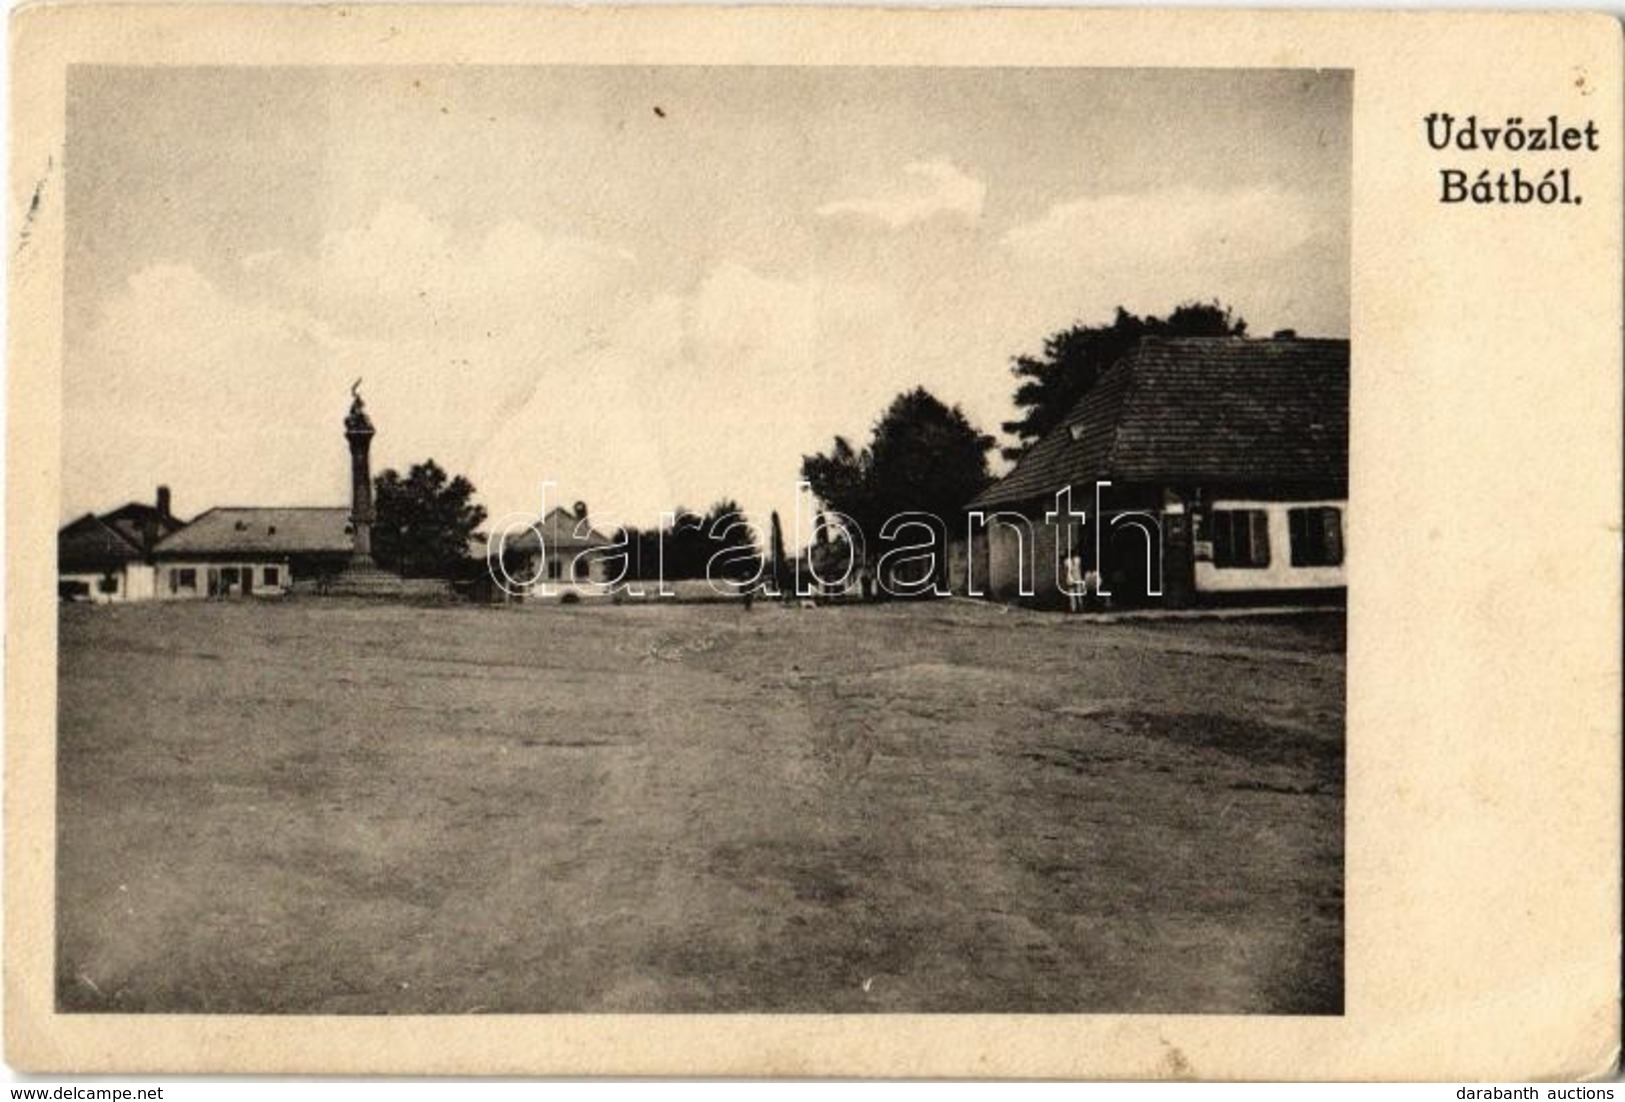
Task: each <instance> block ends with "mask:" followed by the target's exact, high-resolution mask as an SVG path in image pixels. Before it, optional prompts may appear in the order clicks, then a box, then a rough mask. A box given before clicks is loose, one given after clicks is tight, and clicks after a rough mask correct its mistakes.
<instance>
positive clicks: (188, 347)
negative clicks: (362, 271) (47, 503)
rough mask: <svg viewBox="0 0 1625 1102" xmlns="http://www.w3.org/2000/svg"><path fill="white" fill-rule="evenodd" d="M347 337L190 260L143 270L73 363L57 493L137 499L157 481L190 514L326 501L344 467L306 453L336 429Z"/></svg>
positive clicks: (67, 499)
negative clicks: (262, 300) (232, 290)
mask: <svg viewBox="0 0 1625 1102" xmlns="http://www.w3.org/2000/svg"><path fill="white" fill-rule="evenodd" d="M353 347H354V346H352V345H350V344H349V343H348V342H346V341H344V340H343V339H341V338H338V337H336V336H335V335H334V334H333V333H332V332H331V331H330V330H329V329H328V327H327V326H326V325H324V324H323V323H322V322H321V321H319V320H318V319H316V318H313V317H311V316H309V315H306V314H304V313H301V312H299V311H296V310H284V309H279V308H276V307H272V306H267V305H257V304H250V303H245V302H242V301H239V300H237V299H235V298H233V297H232V296H230V295H227V294H224V293H222V292H221V291H220V289H219V288H218V287H216V286H215V284H213V283H212V282H211V281H210V280H208V279H207V278H205V277H204V276H203V275H202V274H200V273H199V272H198V271H197V269H196V268H194V267H193V266H191V265H189V264H182V263H174V262H169V261H160V262H157V263H153V264H150V265H148V266H147V267H145V268H142V269H141V270H139V271H137V272H135V273H134V274H133V275H131V276H130V278H129V279H128V280H126V282H125V283H124V285H123V286H122V287H121V288H120V289H119V291H118V292H117V293H116V294H114V295H113V296H111V297H110V298H109V299H108V300H107V302H106V303H105V304H104V306H103V309H102V312H101V314H100V316H99V317H98V319H97V321H96V323H95V325H94V326H92V327H91V329H90V330H89V332H88V333H86V334H85V335H84V337H83V340H82V341H80V342H75V345H74V347H73V350H72V351H71V352H70V355H69V358H68V361H67V365H66V366H67V370H66V372H65V375H64V391H65V392H64V396H63V399H64V400H63V418H64V432H65V436H66V438H67V439H68V440H70V441H72V446H71V447H69V448H66V449H65V450H64V457H63V461H64V483H65V485H64V495H63V496H64V503H65V504H68V505H70V506H71V505H76V506H78V507H83V506H85V505H88V504H93V503H108V504H110V503H116V501H117V500H119V495H120V494H121V493H122V494H125V495H131V496H133V495H136V494H139V495H140V496H141V497H143V498H145V497H146V496H147V495H149V494H150V493H151V486H152V484H153V483H156V482H158V481H167V482H170V483H171V484H172V485H174V487H175V492H176V495H177V506H178V507H179V508H181V509H183V510H185V511H190V512H196V511H201V510H202V509H204V508H207V507H208V506H211V505H222V504H233V503H243V504H255V503H260V502H263V503H267V504H310V503H317V504H319V503H322V502H324V501H327V500H331V499H333V498H334V496H335V493H336V491H337V490H338V489H339V488H340V487H342V485H343V478H342V471H340V470H336V469H335V470H334V471H332V472H326V471H323V470H322V469H321V468H320V467H316V466H313V465H312V463H311V462H310V456H311V455H312V453H313V452H312V449H315V448H321V447H322V446H324V445H327V444H330V441H331V440H336V439H337V438H336V436H335V435H334V434H335V432H336V428H335V426H336V424H337V421H336V419H335V414H334V410H333V403H334V401H335V400H336V397H337V396H340V395H342V393H343V387H344V382H343V381H341V380H340V379H339V378H338V373H339V372H340V371H342V370H343V369H342V368H339V367H336V366H335V365H336V363H337V362H341V361H342V360H344V359H345V358H346V357H347V354H348V353H349V352H350V351H351V350H352V349H353ZM339 413H340V414H342V410H340V411H339ZM271 472H274V475H270V473H271ZM268 475H269V476H270V477H268Z"/></svg>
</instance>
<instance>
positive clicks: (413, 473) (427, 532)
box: [372, 459, 485, 578]
mask: <svg viewBox="0 0 1625 1102" xmlns="http://www.w3.org/2000/svg"><path fill="white" fill-rule="evenodd" d="M373 497H374V509H375V512H376V518H375V520H374V521H373V526H372V553H373V557H374V558H375V559H377V560H378V563H379V565H380V566H383V567H385V568H386V569H390V570H395V571H398V572H399V573H400V574H401V575H403V576H407V577H419V578H426V577H435V578H445V577H450V576H452V575H453V574H454V573H455V572H456V571H457V568H458V566H459V564H461V563H462V561H463V559H464V558H465V557H467V555H468V541H469V540H470V539H472V538H473V537H474V535H475V533H476V532H477V530H478V529H479V526H480V525H481V524H483V523H485V507H484V506H482V505H476V504H474V503H473V497H474V484H473V483H471V482H469V481H468V479H466V478H464V477H463V476H462V475H457V476H456V477H455V478H453V477H451V476H450V475H448V474H447V473H446V471H444V470H443V469H442V468H441V467H440V465H439V464H438V463H436V462H435V461H434V460H433V459H426V460H424V461H423V462H422V463H416V464H413V466H412V468H411V469H410V470H409V471H407V473H406V477H405V478H402V477H401V475H400V473H399V472H397V471H395V470H394V469H393V468H391V469H389V470H386V471H384V472H383V473H382V474H380V475H379V476H378V477H377V478H376V479H374V480H373Z"/></svg>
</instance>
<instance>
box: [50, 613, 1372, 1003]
mask: <svg viewBox="0 0 1625 1102" xmlns="http://www.w3.org/2000/svg"><path fill="white" fill-rule="evenodd" d="M60 648H61V649H60V653H61V672H60V700H59V715H60V724H59V732H58V740H59V773H58V783H59V791H58V808H59V812H58V831H59V837H58V845H59V853H58V865H57V868H58V898H57V984H58V987H57V998H58V1003H59V1006H60V1007H61V1008H62V1009H64V1010H77V1011H119V1012H134V1011H155V1012H206V1013H216V1012H237V1013H284V1012H294V1013H366V1014H378V1013H474V1012H482V1013H504V1012H545V1011H587V1012H593V1011H632V1012H637V1011H658V1012H754V1011H760V1012H850V1011H881V1012H886V1011H891V1012H911V1011H915V1012H918V1011H924V1012H933V1011H935V1012H1086V1011H1117V1012H1133V1011H1145V1012H1151V1011H1156V1012H1187V1013H1189V1012H1231V1013H1339V1012H1340V1011H1341V1008H1342V991H1343V982H1342V979H1343V962H1342V926H1343V923H1342V916H1343V893H1342V886H1343V848H1342V839H1343V805H1344V797H1343V762H1344V742H1343V732H1344V718H1343V717H1344V659H1343V624H1342V616H1341V614H1340V613H1336V612H1329V613H1314V614H1305V615H1302V616H1296V617H1291V618H1284V619H1278V620H1265V619H1258V620H1238V621H1201V622H1167V623H1154V624H1152V623H1139V624H1134V623H1119V624H1086V623H1078V622H1076V621H1072V620H1069V619H1068V618H1066V617H1063V616H1059V615H1048V614H1039V613H1032V612H1023V611H1018V610H1010V611H1003V610H1001V609H1000V608H999V607H998V606H990V605H977V604H972V603H969V602H959V601H954V602H945V601H944V602H933V603H926V604H893V605H885V606H872V607H843V608H818V609H799V608H796V609H786V608H780V607H775V606H770V605H764V604H761V603H758V604H757V606H756V607H755V608H754V609H753V610H750V611H745V610H743V609H741V608H739V607H737V606H727V605H675V606H633V605H627V606H609V605H607V604H605V605H595V606H587V605H582V606H577V607H559V606H553V607H545V608H543V607H524V608H507V609H480V608H469V607H444V608H412V607H403V606H399V605H383V604H367V603H362V602H356V603H347V602H343V601H336V600H334V601H303V602H300V601H293V600H290V601H286V602H283V603H275V602H239V603H212V602H211V603H202V602H198V603H160V604H152V605H145V606H125V607H107V608H89V607H81V606H74V607H65V608H64V609H63V610H62V614H61V622H60Z"/></svg>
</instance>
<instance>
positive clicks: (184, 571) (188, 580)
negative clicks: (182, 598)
mask: <svg viewBox="0 0 1625 1102" xmlns="http://www.w3.org/2000/svg"><path fill="white" fill-rule="evenodd" d="M183 589H184V590H185V591H186V592H188V593H196V592H197V570H196V569H195V568H194V567H190V566H188V567H183V568H181V569H179V570H171V571H170V572H169V591H170V592H171V593H178V592H180V591H181V590H183Z"/></svg>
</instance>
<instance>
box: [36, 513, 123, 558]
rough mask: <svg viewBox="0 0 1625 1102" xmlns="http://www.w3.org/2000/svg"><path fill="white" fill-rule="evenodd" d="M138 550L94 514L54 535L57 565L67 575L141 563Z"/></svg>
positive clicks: (86, 515) (87, 515) (87, 514)
mask: <svg viewBox="0 0 1625 1102" xmlns="http://www.w3.org/2000/svg"><path fill="white" fill-rule="evenodd" d="M140 561H141V548H140V547H138V546H137V545H136V544H134V543H131V542H130V541H129V540H127V539H125V538H124V537H123V536H122V535H120V534H119V533H118V532H117V531H115V530H114V529H113V528H112V527H110V526H109V525H107V524H105V523H103V522H102V521H101V519H100V518H98V517H97V516H96V515H95V514H93V513H86V514H85V515H84V516H82V517H80V518H79V519H78V520H76V521H74V522H72V523H71V524H69V525H67V526H66V527H64V528H63V529H62V530H61V531H60V532H58V533H57V535H56V565H57V569H58V570H63V571H67V572H69V573H89V572H97V573H100V572H101V571H104V570H111V569H113V568H115V567H118V566H121V565H123V564H124V563H127V562H140Z"/></svg>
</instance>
